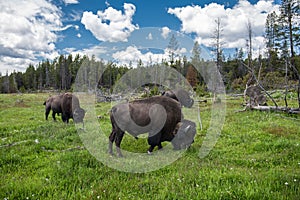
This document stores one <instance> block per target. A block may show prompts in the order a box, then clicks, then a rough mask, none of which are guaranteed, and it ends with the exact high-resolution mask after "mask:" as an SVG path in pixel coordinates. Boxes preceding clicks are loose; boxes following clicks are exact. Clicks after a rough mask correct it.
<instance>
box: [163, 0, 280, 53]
mask: <svg viewBox="0 0 300 200" xmlns="http://www.w3.org/2000/svg"><path fill="white" fill-rule="evenodd" d="M278 9H279V6H278V5H274V4H273V1H270V0H260V1H258V2H257V3H256V4H250V3H249V2H248V1H246V0H240V1H239V2H238V3H237V4H236V5H235V6H234V7H233V8H225V7H224V6H223V5H219V4H217V3H211V4H209V5H206V6H204V7H200V6H198V5H195V6H186V7H181V8H169V9H168V13H170V14H173V15H175V16H176V17H178V18H179V19H180V20H181V21H182V26H181V30H182V31H183V32H185V33H196V35H197V40H198V41H199V42H200V43H201V44H204V45H207V46H212V44H213V41H212V37H213V32H214V30H216V22H215V20H216V19H218V18H220V20H221V27H222V29H223V31H222V33H221V34H222V38H221V39H222V41H223V42H224V47H225V48H241V47H245V41H246V39H247V34H248V32H247V23H248V21H250V22H251V25H252V32H253V48H254V49H256V50H257V49H258V48H259V47H262V41H261V37H262V35H263V33H264V26H265V19H266V17H267V14H268V13H270V12H272V11H278Z"/></svg>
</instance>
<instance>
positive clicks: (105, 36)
mask: <svg viewBox="0 0 300 200" xmlns="http://www.w3.org/2000/svg"><path fill="white" fill-rule="evenodd" d="M134 13H135V6H134V5H133V4H129V3H124V13H122V11H119V10H116V9H114V8H112V7H108V8H107V9H106V10H104V11H100V10H99V11H98V12H97V15H95V14H93V13H92V12H87V11H86V12H84V13H83V16H82V19H81V23H82V24H84V25H85V28H86V29H87V30H89V31H91V32H92V34H93V35H94V36H95V37H96V38H97V39H98V40H99V41H109V42H118V41H127V38H128V37H129V36H130V34H131V32H132V31H134V30H135V29H138V26H137V25H133V24H132V16H133V15H134Z"/></svg>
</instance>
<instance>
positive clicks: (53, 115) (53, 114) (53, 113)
mask: <svg viewBox="0 0 300 200" xmlns="http://www.w3.org/2000/svg"><path fill="white" fill-rule="evenodd" d="M55 114H56V112H54V111H52V118H53V120H54V121H56V118H55Z"/></svg>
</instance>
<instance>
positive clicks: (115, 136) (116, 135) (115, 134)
mask: <svg viewBox="0 0 300 200" xmlns="http://www.w3.org/2000/svg"><path fill="white" fill-rule="evenodd" d="M124 134H125V132H124V131H122V130H114V129H113V130H112V132H111V134H110V136H109V145H108V153H109V154H110V155H113V150H112V147H113V143H114V142H115V144H116V149H117V156H118V157H123V155H122V152H121V148H120V146H121V142H122V139H123V136H124Z"/></svg>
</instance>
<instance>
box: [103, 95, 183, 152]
mask: <svg viewBox="0 0 300 200" xmlns="http://www.w3.org/2000/svg"><path fill="white" fill-rule="evenodd" d="M110 119H111V123H112V132H111V134H110V136H109V153H110V154H113V151H112V145H113V142H115V144H116V148H117V155H118V156H120V157H122V153H121V150H120V145H121V141H122V139H123V136H124V134H125V131H127V132H128V133H130V134H131V135H132V136H134V137H137V136H138V135H139V134H143V133H148V144H149V145H150V147H149V149H148V153H151V152H152V151H153V149H154V148H155V147H156V146H158V149H161V148H162V145H161V143H162V142H164V141H172V140H173V138H174V137H175V134H176V132H175V129H176V127H177V126H178V123H179V122H180V121H181V106H180V104H179V103H178V102H177V101H176V100H174V99H172V98H169V97H164V96H156V97H150V98H147V99H142V100H135V101H132V102H129V103H124V104H119V105H116V106H114V107H113V108H112V109H111V113H110ZM177 130H178V128H177ZM177 130H176V131H177ZM177 140H178V139H177ZM177 143H178V144H179V146H180V142H179V141H177ZM174 145H177V144H176V143H175V144H173V146H174ZM174 148H180V147H178V146H176V147H175V146H174Z"/></svg>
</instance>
